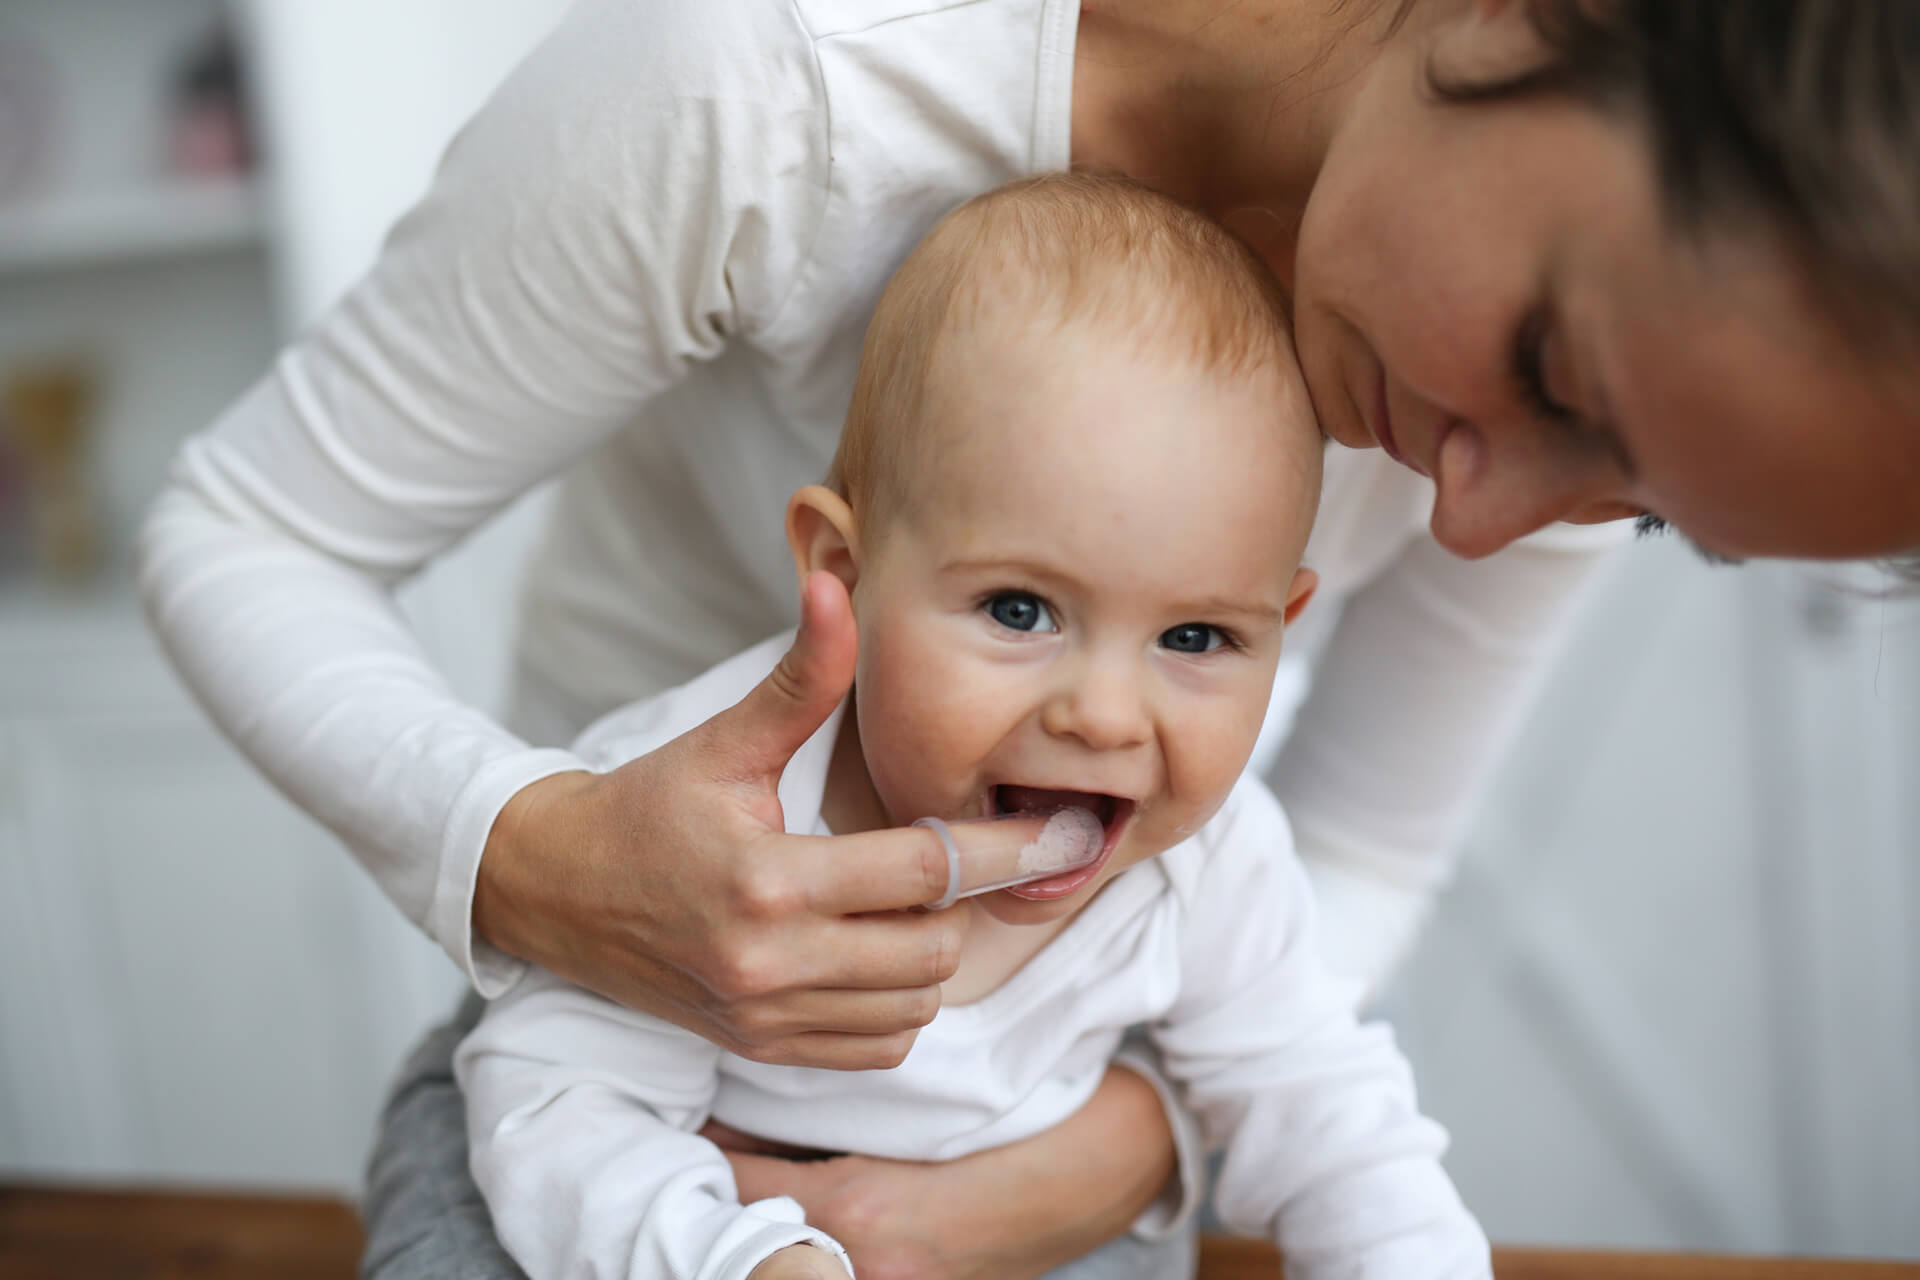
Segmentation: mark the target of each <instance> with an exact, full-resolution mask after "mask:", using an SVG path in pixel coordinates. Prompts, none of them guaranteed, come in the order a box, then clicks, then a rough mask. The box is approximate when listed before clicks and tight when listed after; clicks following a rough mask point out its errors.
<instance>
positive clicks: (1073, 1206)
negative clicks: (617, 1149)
mask: <svg viewBox="0 0 1920 1280" xmlns="http://www.w3.org/2000/svg"><path fill="white" fill-rule="evenodd" d="M703 1132H704V1134H705V1136H706V1137H708V1138H709V1139H711V1140H712V1141H714V1142H716V1143H718V1144H719V1145H720V1147H721V1148H722V1149H724V1150H725V1151H726V1152H727V1160H728V1161H729V1162H730V1163H731V1164H732V1165H733V1175H734V1180H735V1182H736V1183H737V1184H738V1187H739V1193H740V1200H741V1202H742V1203H743V1204H750V1203H752V1202H753V1201H755V1200H764V1199H766V1198H768V1197H770V1196H792V1197H793V1198H794V1199H795V1200H797V1201H799V1202H800V1205H801V1207H802V1208H804V1209H805V1210H806V1211H807V1222H808V1223H809V1224H811V1225H813V1226H815V1227H818V1228H819V1229H820V1230H822V1231H824V1232H826V1233H827V1234H828V1235H830V1236H832V1237H833V1238H834V1239H835V1240H837V1241H839V1242H840V1244H841V1245H842V1246H844V1247H845V1248H846V1251H847V1254H848V1256H849V1257H851V1258H852V1259H853V1265H854V1267H855V1269H856V1270H857V1271H858V1272H859V1274H860V1280H989V1278H991V1280H1031V1278H1032V1277H1037V1276H1042V1275H1045V1274H1046V1273H1047V1272H1048V1271H1051V1270H1053V1269H1054V1268H1055V1267H1058V1266H1061V1265H1063V1264H1065V1263H1067V1262H1071V1261H1072V1260H1073V1259H1075V1258H1078V1257H1081V1256H1082V1255H1084V1254H1088V1253H1091V1252H1093V1251H1094V1250H1095V1249H1097V1248H1099V1247H1100V1246H1101V1245H1103V1244H1106V1243H1107V1242H1108V1241H1110V1240H1115V1239H1118V1238H1119V1237H1120V1236H1121V1235H1122V1234H1124V1233H1125V1232H1126V1231H1127V1229H1128V1228H1129V1227H1131V1226H1132V1225H1133V1222H1134V1219H1136V1218H1138V1217H1139V1216H1140V1214H1141V1213H1142V1212H1144V1211H1145V1210H1146V1208H1147V1206H1148V1205H1150V1204H1152V1203H1153V1200H1154V1197H1155V1196H1157V1195H1159V1194H1160V1192H1161V1190H1162V1189H1163V1188H1164V1187H1165V1186H1166V1183H1167V1179H1168V1177H1170V1176H1171V1175H1172V1173H1173V1169H1174V1151H1173V1135H1172V1133H1171V1131H1170V1130H1169V1129H1168V1127H1167V1117H1166V1112H1165V1111H1164V1110H1163V1109H1162V1107H1161V1105H1160V1096H1159V1095H1158V1094H1157V1093H1155V1092H1154V1090H1153V1086H1152V1085H1150V1084H1148V1083H1147V1082H1146V1081H1145V1080H1143V1079H1141V1078H1140V1077H1139V1076H1138V1075H1136V1074H1134V1073H1133V1072H1132V1071H1129V1070H1128V1069H1127V1068H1125V1067H1121V1066H1114V1067H1109V1068H1108V1069H1107V1076H1106V1079H1105V1080H1104V1081H1102V1082H1101V1085H1100V1088H1099V1089H1098V1090H1097V1091H1096V1092H1095V1093H1094V1095H1093V1097H1092V1098H1091V1099H1089V1100H1088V1102H1087V1105H1086V1106H1084V1107H1082V1108H1080V1110H1079V1111H1077V1112H1075V1113H1074V1114H1073V1115H1071V1116H1069V1117H1068V1118H1067V1119H1065V1120H1064V1121H1062V1122H1061V1123H1060V1124H1058V1125H1057V1126H1055V1127H1054V1128H1052V1129H1049V1130H1047V1131H1046V1132H1045V1133H1041V1134H1036V1135H1035V1136H1033V1137H1031V1138H1028V1139H1025V1140H1024V1141H1021V1142H1015V1143H1011V1144H1009V1145H1007V1146H1004V1147H996V1148H994V1149H993V1150H991V1151H982V1152H979V1153H977V1154H975V1155H971V1156H966V1157H964V1158H962V1159H959V1160H952V1161H948V1162H946V1163H943V1164H920V1163H916V1162H912V1161H901V1160H881V1159H875V1158H872V1157H868V1156H839V1157H836V1158H834V1159H831V1160H810V1161H805V1162H795V1161H794V1160H791V1159H788V1158H785V1157H786V1156H787V1155H789V1154H792V1153H787V1152H784V1151H783V1149H782V1148H780V1147H778V1146H775V1145H773V1144H769V1143H765V1142H761V1141H759V1140H757V1139H754V1138H751V1137H748V1136H746V1135H743V1134H740V1133H736V1132H734V1131H733V1130H731V1129H728V1128H726V1127H725V1126H724V1125H719V1124H710V1125H708V1126H707V1128H706V1129H705V1130H704V1131H703Z"/></svg>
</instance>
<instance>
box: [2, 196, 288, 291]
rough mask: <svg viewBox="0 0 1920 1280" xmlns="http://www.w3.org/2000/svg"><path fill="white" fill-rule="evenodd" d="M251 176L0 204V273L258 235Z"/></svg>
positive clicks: (115, 259)
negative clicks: (15, 203) (14, 203)
mask: <svg viewBox="0 0 1920 1280" xmlns="http://www.w3.org/2000/svg"><path fill="white" fill-rule="evenodd" d="M265 238H266V217H265V212H264V206H263V202H262V200H261V195H260V187H259V184H258V183H257V182H255V181H253V180H252V179H250V178H245V179H242V178H235V179H221V180H210V179H202V180H193V181H176V182H168V183H162V184H156V185H153V186H148V187H143V188H136V189H133V190H128V191H116V192H102V193H98V194H92V193H89V194H75V195H68V196H58V197H55V198H52V199H48V200H41V201H36V202H32V203H22V204H17V205H0V275H11V274H19V273H23V272H33V271H52V270H59V269H62V268H69V267H95V266H111V265H116V264H119V263H124V262H131V261H139V260H143V259H151V258H164V257H173V256H179V255H188V254H196V253H207V252H213V251H218V250H224V249H240V248H246V247H249V246H252V245H256V244H261V243H264V241H265Z"/></svg>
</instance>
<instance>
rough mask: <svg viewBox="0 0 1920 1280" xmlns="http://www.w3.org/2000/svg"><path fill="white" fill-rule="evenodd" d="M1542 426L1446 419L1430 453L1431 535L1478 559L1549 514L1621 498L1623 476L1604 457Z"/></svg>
mask: <svg viewBox="0 0 1920 1280" xmlns="http://www.w3.org/2000/svg"><path fill="white" fill-rule="evenodd" d="M1547 430H1548V429H1546V428H1542V427H1538V426H1529V427H1525V428H1520V427H1515V428H1512V429H1509V430H1505V431H1500V432H1494V431H1491V430H1489V429H1487V428H1485V427H1482V426H1480V425H1479V424H1476V423H1471V422H1467V421H1464V420H1456V421H1455V422H1453V423H1450V424H1449V425H1448V427H1447V429H1446V434H1445V435H1444V436H1443V437H1442V438H1441V441H1440V448H1439V450H1438V452H1437V454H1436V456H1435V459H1434V476H1433V480H1434V485H1435V487H1436V489H1437V490H1438V492H1437V493H1436V494H1435V496H1434V501H1433V518H1432V521H1431V526H1430V527H1431V528H1432V530H1433V536H1434V540H1435V541H1437V542H1438V543H1439V544H1440V545H1441V546H1443V547H1445V548H1446V549H1447V550H1449V551H1451V552H1453V553H1454V554H1455V555H1457V556H1462V557H1464V558H1466V559H1469V560H1477V559H1479V558H1480V557H1481V556H1485V555H1491V554H1492V553H1493V552H1495V551H1498V550H1500V548H1502V547H1504V546H1506V545H1507V544H1508V543H1510V542H1512V541H1513V540H1514V539H1515V538H1519V537H1521V536H1523V535H1525V534H1529V533H1532V532H1533V531H1534V530H1535V529H1538V528H1540V527H1542V526H1543V525H1547V524H1551V523H1552V522H1554V521H1555V520H1564V519H1567V518H1569V517H1574V516H1580V515H1582V514H1584V513H1586V512H1589V511H1593V510H1598V509H1601V508H1602V507H1604V506H1606V505H1608V504H1614V503H1623V502H1624V500H1625V496H1626V495H1625V492H1624V490H1625V483H1624V479H1623V477H1622V476H1621V475H1620V471H1619V467H1618V465H1617V464H1616V463H1615V462H1614V461H1613V460H1612V459H1611V458H1610V457H1608V456H1606V455H1604V454H1603V453H1601V452H1600V451H1598V450H1592V449H1587V448H1584V447H1581V446H1578V445H1566V446H1563V445H1562V444H1561V442H1557V441H1554V440H1552V439H1550V438H1548V437H1547ZM1621 510H1622V514H1626V513H1627V510H1628V509H1627V508H1626V507H1624V506H1623V507H1622V508H1621Z"/></svg>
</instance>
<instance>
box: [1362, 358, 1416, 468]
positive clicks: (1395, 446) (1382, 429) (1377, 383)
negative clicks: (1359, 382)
mask: <svg viewBox="0 0 1920 1280" xmlns="http://www.w3.org/2000/svg"><path fill="white" fill-rule="evenodd" d="M1367 425H1368V426H1369V427H1371V428H1372V429H1373V438H1374V439H1375V440H1378V441H1379V442H1380V447H1381V448H1382V449H1385V450H1386V451H1387V456H1388V457H1389V458H1392V459H1393V460H1394V461H1395V462H1397V463H1399V464H1400V465H1401V466H1403V467H1405V466H1411V465H1412V464H1411V463H1409V462H1408V461H1407V460H1406V458H1405V457H1404V456H1403V455H1402V454H1401V452H1400V444H1399V442H1398V441H1397V440H1395V439H1394V438H1393V415H1392V414H1390V413H1388V412H1387V371H1386V369H1385V368H1382V369H1381V370H1380V371H1379V373H1377V374H1376V375H1375V376H1374V380H1373V420H1372V421H1371V422H1370V423H1368V424H1367Z"/></svg>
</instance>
